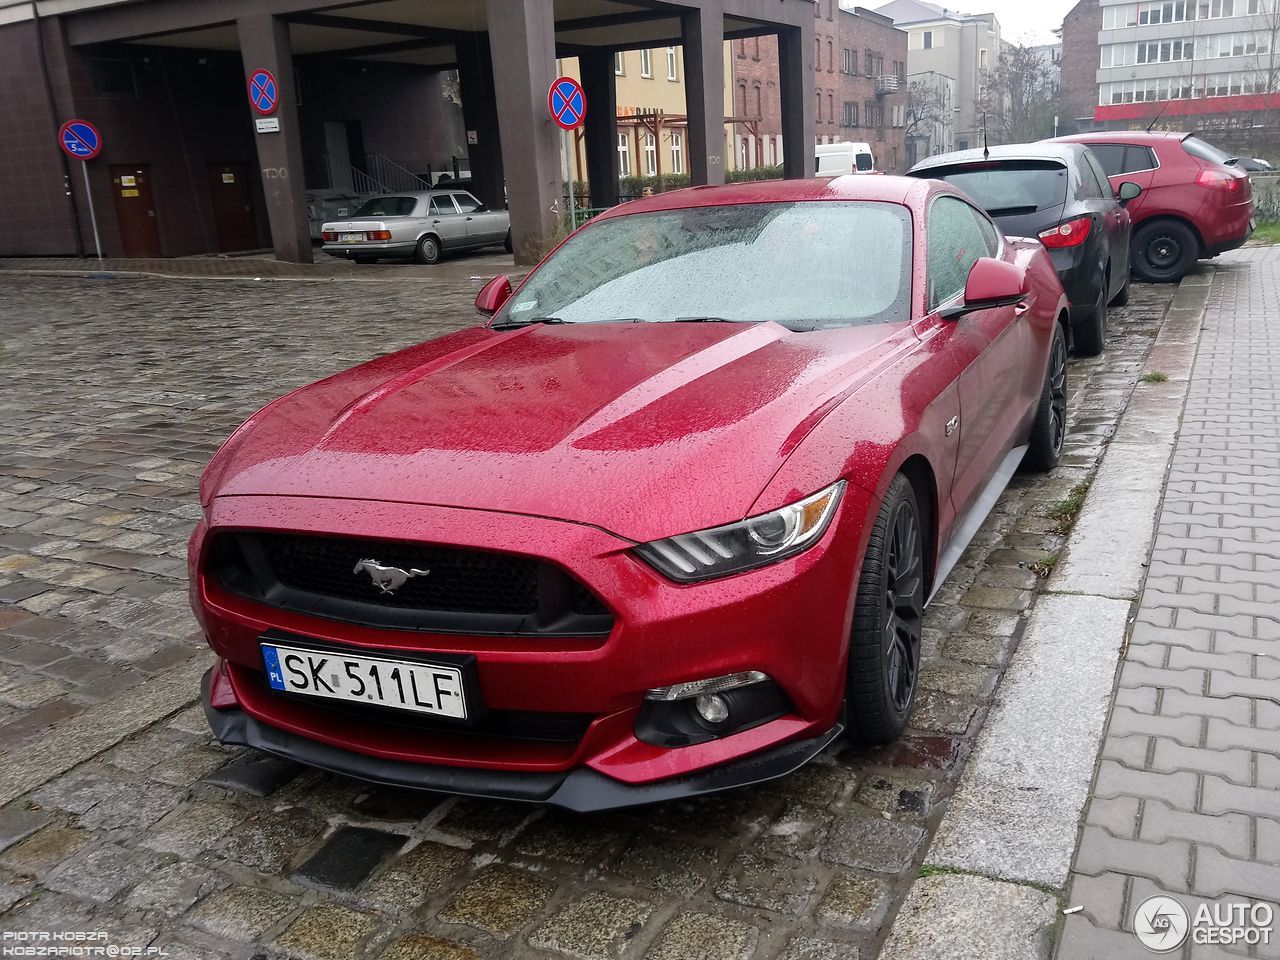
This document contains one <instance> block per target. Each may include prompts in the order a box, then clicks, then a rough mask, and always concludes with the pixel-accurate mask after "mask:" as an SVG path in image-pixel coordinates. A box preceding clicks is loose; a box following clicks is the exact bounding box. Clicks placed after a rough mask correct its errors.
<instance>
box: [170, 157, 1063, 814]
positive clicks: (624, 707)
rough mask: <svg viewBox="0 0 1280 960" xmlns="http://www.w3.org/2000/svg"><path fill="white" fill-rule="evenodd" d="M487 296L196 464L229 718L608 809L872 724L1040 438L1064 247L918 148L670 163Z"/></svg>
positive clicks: (1051, 448) (702, 783)
mask: <svg viewBox="0 0 1280 960" xmlns="http://www.w3.org/2000/svg"><path fill="white" fill-rule="evenodd" d="M476 305H477V307H478V308H479V309H480V311H481V312H482V313H484V314H488V315H490V317H491V319H490V321H489V322H488V323H487V324H486V325H484V326H477V327H473V328H471V329H467V330H463V331H461V332H458V333H454V334H451V335H449V336H446V337H442V338H440V339H438V340H433V341H431V342H428V343H423V344H421V345H419V346H415V347H411V348H409V349H407V350H403V351H400V352H399V353H395V354H391V355H389V356H385V357H381V358H379V359H377V360H373V361H371V362H369V363H366V364H363V365H361V366H359V367H356V368H355V369H353V370H348V371H346V372H344V373H340V374H337V375H336V376H333V377H330V378H328V379H327V380H322V381H321V382H319V383H316V384H312V385H310V386H307V387H303V388H302V389H300V390H296V391H294V392H293V393H291V394H289V395H287V396H285V397H282V398H281V399H279V400H276V401H275V402H274V403H272V404H270V405H269V406H267V407H266V408H265V409H263V410H262V411H261V412H259V413H257V414H255V415H254V416H253V417H251V418H250V419H249V420H248V421H247V422H246V423H245V424H244V425H243V426H242V427H241V428H240V429H239V430H237V431H236V433H235V434H234V435H233V436H232V437H231V439H230V440H228V441H227V443H226V444H225V445H224V446H223V447H222V449H221V450H220V451H219V452H218V453H217V455H216V456H215V457H214V458H213V461H212V462H211V463H210V465H209V467H208V469H207V470H206V471H205V474H204V477H203V479H202V482H201V491H200V494H201V503H202V504H203V508H204V519H203V520H202V521H201V522H200V524H199V525H198V527H197V528H196V531H195V533H194V534H193V536H192V538H191V546H190V569H191V584H192V597H193V605H194V608H195V611H196V614H197V616H198V618H199V620H200V622H201V624H202V625H203V627H204V630H205V632H206V634H207V636H208V639H209V643H210V644H211V645H212V647H213V649H214V651H215V652H216V653H217V655H218V657H219V660H218V663H217V665H216V666H215V667H214V668H213V669H212V670H211V671H210V672H209V674H208V675H207V676H206V677H205V682H204V703H205V708H206V714H207V716H208V718H209V722H210V724H211V725H212V727H213V730H214V732H215V734H216V735H217V737H218V738H219V739H220V740H222V741H223V742H226V743H235V744H247V745H249V746H252V747H255V748H257V749H260V750H263V751H267V752H269V753H273V754H277V755H280V756H284V757H290V758H293V759H295V760H298V761H301V762H303V763H307V764H312V765H315V766H317V767H322V768H326V769H329V770H334V771H339V772H342V773H345V774H349V775H352V776H355V777H360V778H364V779H367V780H371V781H376V782H382V783H390V784H398V785H404V786H411V787H419V788H423V789H427V790H436V791H446V792H453V793H460V794H469V795H476V796H487V797H499V798H507V799H515V800H529V801H540V802H546V803H552V804H556V805H559V806H563V807H567V808H570V809H575V810H593V809H601V808H606V807H622V806H630V805H635V804H641V803H648V802H653V801H658V800H664V799H668V798H674V797H680V796H686V795H689V794H693V793H701V792H710V791H716V790H723V789H728V788H731V787H736V786H742V785H745V784H750V783H756V782H759V781H762V780H766V779H769V778H772V777H777V776H781V775H783V774H786V773H788V772H790V771H792V770H794V769H795V768H796V767H798V766H799V765H801V764H803V763H804V762H806V761H807V760H808V759H810V758H811V757H813V756H814V755H815V754H817V753H818V752H819V751H821V750H822V749H823V748H824V747H825V746H827V745H828V744H829V743H831V741H832V740H833V739H835V738H836V737H837V736H838V735H840V734H841V733H842V732H843V731H844V730H845V729H846V728H847V729H848V730H850V732H851V733H852V734H853V735H855V736H856V737H858V738H860V739H861V740H863V741H865V742H872V743H880V742H885V741H888V740H890V739H892V738H893V737H895V736H896V735H897V734H898V733H900V732H901V731H902V729H903V727H904V725H905V724H906V721H907V717H908V714H909V712H910V710H911V707H912V703H913V699H914V696H915V690H916V678H917V675H918V671H919V663H920V634H921V620H922V616H923V613H924V608H925V604H926V602H927V599H928V598H929V596H930V595H931V593H932V591H933V590H934V589H936V587H937V585H938V584H939V583H941V581H942V579H943V578H944V577H945V575H946V573H947V571H948V570H949V569H950V567H951V566H952V564H953V563H954V562H955V560H956V558H957V557H958V556H959V554H960V552H961V550H962V549H963V547H964V545H965V544H966V543H967V542H968V540H969V538H970V537H971V536H972V535H973V533H974V532H975V531H976V529H977V527H978V525H979V523H980V522H981V520H982V518H983V517H984V516H985V515H986V513H987V512H988V510H989V509H990V508H991V506H992V504H993V503H994V501H995V499H996V497H997V496H998V495H999V493H1000V491H1001V489H1002V488H1003V487H1004V485H1005V483H1006V482H1007V481H1008V479H1009V477H1010V476H1011V474H1012V473H1013V471H1014V470H1015V469H1016V468H1017V466H1018V465H1019V463H1021V464H1022V465H1023V466H1025V467H1028V468H1031V469H1037V470H1043V469H1048V468H1050V467H1052V466H1053V465H1054V464H1055V463H1056V462H1057V459H1058V456H1059V453H1060V451H1061V447H1062V441H1063V436H1064V431H1065V410H1066V397H1067V390H1066V349H1065V341H1064V338H1063V328H1064V324H1065V323H1066V322H1067V301H1066V298H1065V297H1064V295H1063V292H1062V288H1061V286H1060V285H1059V283H1058V279H1057V275H1056V274H1055V272H1054V269H1053V266H1052V264H1050V262H1049V260H1048V257H1047V256H1046V255H1045V253H1044V250H1043V248H1042V247H1041V246H1040V245H1039V244H1038V243H1035V242H1029V241H1021V240H1007V239H1004V238H1003V237H1001V236H1000V234H999V232H998V231H997V230H996V228H995V227H994V226H993V225H992V222H991V221H990V220H989V219H988V218H987V216H986V215H985V214H984V213H983V212H982V211H980V210H978V209H977V208H976V207H974V206H973V205H972V204H971V203H970V202H969V201H968V200H967V199H966V198H965V197H964V196H963V195H962V194H960V193H958V192H957V191H955V190H954V189H953V188H951V187H948V186H947V185H946V184H943V183H939V182H936V181H922V180H908V179H901V178H893V177H842V178H839V179H834V180H814V181H782V182H774V183H767V184H751V185H743V186H730V187H716V188H694V189H690V190H682V191H677V192H674V193H667V194H663V195H660V196H656V197H653V198H651V199H646V200H642V201H638V202H636V203H630V204H626V205H625V206H622V207H618V208H616V209H614V210H612V211H610V212H608V213H606V214H603V215H602V216H600V217H598V218H596V219H595V220H593V221H592V222H591V223H590V224H588V225H587V226H586V227H584V228H583V229H581V230H580V231H578V232H577V233H576V234H574V235H573V236H572V237H570V238H569V239H568V240H566V241H565V242H564V243H563V244H562V245H561V246H560V247H559V248H558V249H557V250H556V251H555V252H554V253H552V254H551V255H550V256H549V257H547V259H546V260H545V261H543V263H542V264H541V265H540V266H539V267H538V268H537V269H536V270H534V271H533V272H532V273H531V274H530V275H529V276H528V278H527V279H526V280H525V281H524V282H523V283H522V284H521V285H520V286H519V287H518V288H517V289H516V290H515V291H514V292H512V290H511V287H510V285H509V284H508V282H507V280H506V279H505V278H499V279H497V280H495V281H493V282H492V283H490V284H489V285H488V286H486V287H485V289H484V290H483V291H481V294H480V296H479V297H478V298H477V301H476Z"/></svg>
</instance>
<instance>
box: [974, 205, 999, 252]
mask: <svg viewBox="0 0 1280 960" xmlns="http://www.w3.org/2000/svg"><path fill="white" fill-rule="evenodd" d="M969 212H970V213H972V214H973V219H975V220H977V221H978V230H979V231H980V232H981V233H982V239H983V240H985V241H986V243H987V252H986V253H984V254H983V256H985V257H996V256H999V255H1000V231H998V230H997V229H996V227H995V224H993V223H992V222H991V220H990V219H989V218H987V217H984V216H983V215H982V214H981V213H980V212H978V211H977V210H975V209H973V208H972V207H970V208H969Z"/></svg>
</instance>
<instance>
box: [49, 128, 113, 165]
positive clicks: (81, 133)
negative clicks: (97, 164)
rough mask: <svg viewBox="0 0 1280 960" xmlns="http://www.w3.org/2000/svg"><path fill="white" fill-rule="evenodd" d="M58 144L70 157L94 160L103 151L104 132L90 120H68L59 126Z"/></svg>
mask: <svg viewBox="0 0 1280 960" xmlns="http://www.w3.org/2000/svg"><path fill="white" fill-rule="evenodd" d="M58 145H59V146H61V147H62V152H63V153H65V154H66V155H67V156H68V157H73V158H75V159H76V160H92V159H93V158H94V157H96V156H97V155H98V154H99V153H101V152H102V134H100V133H98V128H97V127H95V126H94V125H93V124H92V123H90V122H89V121H88V120H68V121H67V122H66V123H64V124H63V125H62V126H61V127H59V128H58Z"/></svg>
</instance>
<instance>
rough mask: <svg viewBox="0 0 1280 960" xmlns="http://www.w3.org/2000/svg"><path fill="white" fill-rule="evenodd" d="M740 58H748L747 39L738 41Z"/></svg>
mask: <svg viewBox="0 0 1280 960" xmlns="http://www.w3.org/2000/svg"><path fill="white" fill-rule="evenodd" d="M738 59H739V60H745V59H747V41H745V40H739V41H738Z"/></svg>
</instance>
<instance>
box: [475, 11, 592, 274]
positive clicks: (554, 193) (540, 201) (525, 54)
mask: <svg viewBox="0 0 1280 960" xmlns="http://www.w3.org/2000/svg"><path fill="white" fill-rule="evenodd" d="M487 10H488V27H489V43H490V45H491V48H492V54H493V57H492V59H493V87H494V91H495V93H496V94H497V99H498V123H499V128H500V129H499V132H500V136H501V141H502V157H503V161H504V162H503V166H504V167H505V169H506V171H507V193H508V195H509V196H510V203H511V205H510V211H511V242H512V244H513V246H514V248H515V258H516V263H517V264H520V265H522V266H527V265H529V264H533V263H536V262H537V261H538V259H539V258H540V256H541V255H542V254H543V253H545V252H546V249H547V246H548V243H549V241H550V239H551V238H552V236H553V235H554V234H555V232H556V231H557V230H558V229H559V227H560V224H561V223H562V222H563V213H564V212H563V210H562V209H561V207H562V204H563V201H562V199H561V194H562V191H563V185H562V184H563V177H562V171H561V168H560V144H561V132H560V128H559V127H557V126H556V125H555V123H554V122H553V121H552V119H551V114H550V112H549V111H548V110H547V91H548V90H550V89H551V81H553V80H555V78H556V43H555V15H554V9H553V5H552V0H525V2H521V3H507V2H501V0H489V3H488V8H487ZM587 110H588V111H590V110H591V105H590V103H588V104H587Z"/></svg>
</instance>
